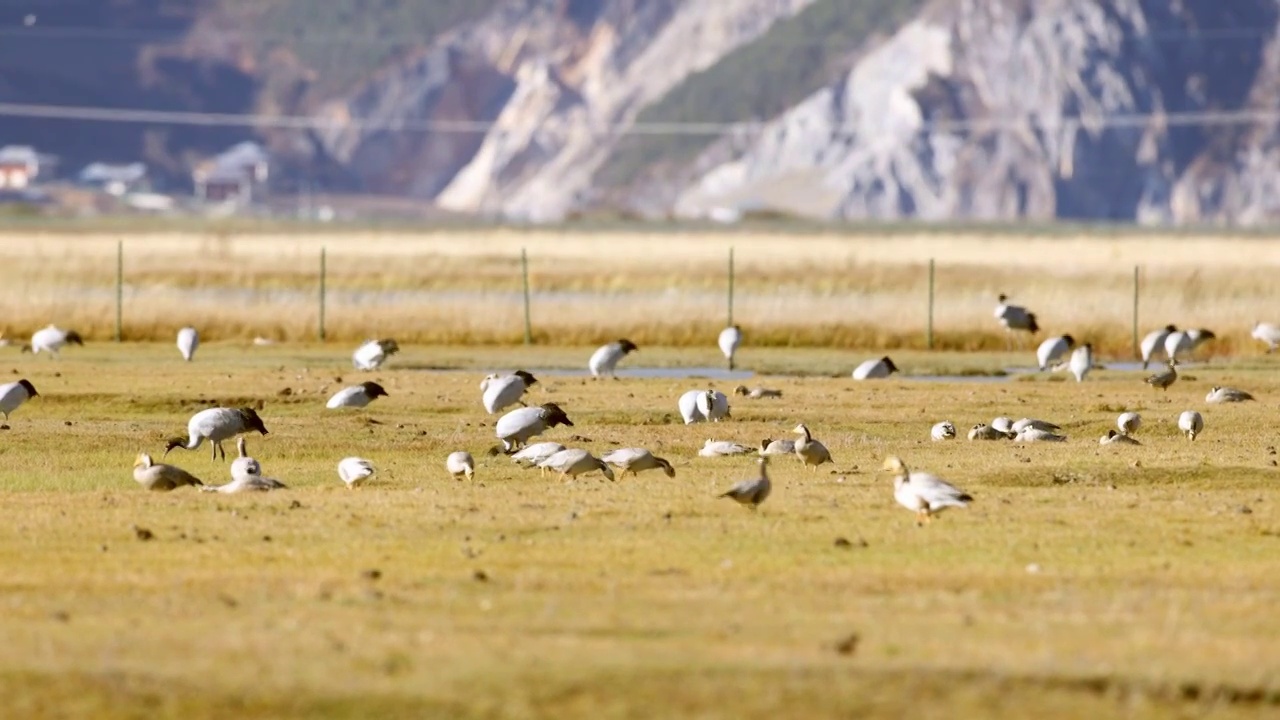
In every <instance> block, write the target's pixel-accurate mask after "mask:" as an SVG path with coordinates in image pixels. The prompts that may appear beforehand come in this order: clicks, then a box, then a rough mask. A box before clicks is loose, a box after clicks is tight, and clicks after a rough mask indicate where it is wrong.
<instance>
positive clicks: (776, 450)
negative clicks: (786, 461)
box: [756, 438, 796, 455]
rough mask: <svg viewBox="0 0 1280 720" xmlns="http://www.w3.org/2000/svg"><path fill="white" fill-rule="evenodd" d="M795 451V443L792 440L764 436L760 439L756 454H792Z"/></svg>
mask: <svg viewBox="0 0 1280 720" xmlns="http://www.w3.org/2000/svg"><path fill="white" fill-rule="evenodd" d="M795 452H796V444H795V441H793V440H774V439H773V438H765V439H763V440H761V441H760V450H759V452H757V453H756V454H757V455H794V454H795Z"/></svg>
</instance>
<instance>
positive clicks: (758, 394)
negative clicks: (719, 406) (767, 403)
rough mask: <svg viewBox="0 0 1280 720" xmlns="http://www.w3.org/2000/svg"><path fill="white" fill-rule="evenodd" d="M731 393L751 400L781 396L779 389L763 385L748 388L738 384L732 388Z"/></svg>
mask: <svg viewBox="0 0 1280 720" xmlns="http://www.w3.org/2000/svg"><path fill="white" fill-rule="evenodd" d="M733 394H734V395H741V396H743V397H745V398H750V399H752V400H760V399H763V398H780V397H782V391H781V390H772V389H770V388H763V387H753V388H748V387H747V386H746V385H739V386H738V387H736V388H734V389H733Z"/></svg>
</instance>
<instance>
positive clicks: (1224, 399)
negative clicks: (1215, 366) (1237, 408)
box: [1204, 385, 1253, 404]
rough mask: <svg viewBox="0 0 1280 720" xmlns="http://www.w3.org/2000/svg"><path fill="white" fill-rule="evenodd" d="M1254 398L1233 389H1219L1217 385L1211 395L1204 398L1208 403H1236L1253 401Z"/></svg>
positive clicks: (1210, 391)
mask: <svg viewBox="0 0 1280 720" xmlns="http://www.w3.org/2000/svg"><path fill="white" fill-rule="evenodd" d="M1252 399H1253V396H1252V395H1250V394H1249V393H1247V392H1245V391H1243V390H1239V389H1237V388H1233V387H1219V386H1217V385H1215V386H1214V387H1213V388H1212V389H1211V390H1209V394H1208V395H1205V396H1204V401H1205V402H1207V403H1215V404H1216V403H1234V402H1245V401H1246V400H1252Z"/></svg>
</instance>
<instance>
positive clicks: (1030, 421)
mask: <svg viewBox="0 0 1280 720" xmlns="http://www.w3.org/2000/svg"><path fill="white" fill-rule="evenodd" d="M1027 428H1035V429H1036V430H1044V431H1045V432H1053V431H1054V430H1061V429H1062V427H1061V426H1060V425H1054V424H1053V423H1051V422H1048V421H1046V420H1036V419H1034V418H1022V419H1021V420H1019V421H1018V422H1016V423H1014V424H1012V425H1010V426H1009V430H1010V431H1012V432H1015V433H1020V432H1022V431H1023V430H1026V429H1027Z"/></svg>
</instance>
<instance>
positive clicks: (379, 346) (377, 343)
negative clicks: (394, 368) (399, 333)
mask: <svg viewBox="0 0 1280 720" xmlns="http://www.w3.org/2000/svg"><path fill="white" fill-rule="evenodd" d="M398 352H400V345H399V344H398V343H397V342H396V341H395V340H392V339H390V338H388V339H386V340H369V341H367V342H365V344H363V345H361V346H360V347H358V348H356V351H355V352H354V353H352V354H351V364H352V365H354V366H355V368H356V369H357V370H377V369H378V368H380V367H382V364H383V363H385V362H386V361H387V358H389V357H391V356H392V355H395V354H396V353H398Z"/></svg>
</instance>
